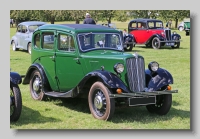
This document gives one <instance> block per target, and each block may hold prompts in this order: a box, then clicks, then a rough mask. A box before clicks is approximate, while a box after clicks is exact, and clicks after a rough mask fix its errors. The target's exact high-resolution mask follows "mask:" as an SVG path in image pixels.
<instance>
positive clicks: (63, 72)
mask: <svg viewBox="0 0 200 139" xmlns="http://www.w3.org/2000/svg"><path fill="white" fill-rule="evenodd" d="M76 49H77V48H76V43H75V37H74V36H73V35H72V34H68V33H65V32H59V31H58V32H57V50H56V59H55V70H56V78H57V82H58V86H59V89H60V91H68V90H71V89H72V88H74V87H76V86H77V85H78V83H79V82H80V81H81V79H82V78H83V77H84V73H83V70H82V64H83V63H81V60H80V59H79V55H78V51H77V50H76Z"/></svg>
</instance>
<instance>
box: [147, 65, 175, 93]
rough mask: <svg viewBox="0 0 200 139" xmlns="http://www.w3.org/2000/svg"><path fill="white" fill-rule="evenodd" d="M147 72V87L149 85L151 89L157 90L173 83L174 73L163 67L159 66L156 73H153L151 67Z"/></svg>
mask: <svg viewBox="0 0 200 139" xmlns="http://www.w3.org/2000/svg"><path fill="white" fill-rule="evenodd" d="M145 73H146V87H148V90H149V91H157V90H158V89H160V88H162V87H164V86H166V85H169V84H173V77H172V75H171V74H170V73H169V72H168V71H167V70H165V69H163V68H159V69H158V70H157V71H156V72H154V73H152V72H151V71H150V70H149V69H146V70H145Z"/></svg>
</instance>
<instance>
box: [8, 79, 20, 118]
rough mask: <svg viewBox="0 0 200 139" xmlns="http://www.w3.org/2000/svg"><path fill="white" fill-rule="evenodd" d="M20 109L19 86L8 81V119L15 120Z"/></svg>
mask: <svg viewBox="0 0 200 139" xmlns="http://www.w3.org/2000/svg"><path fill="white" fill-rule="evenodd" d="M21 111H22V97H21V91H20V89H19V86H18V85H16V84H13V83H10V121H11V122H14V121H17V120H18V119H19V117H20V115H21Z"/></svg>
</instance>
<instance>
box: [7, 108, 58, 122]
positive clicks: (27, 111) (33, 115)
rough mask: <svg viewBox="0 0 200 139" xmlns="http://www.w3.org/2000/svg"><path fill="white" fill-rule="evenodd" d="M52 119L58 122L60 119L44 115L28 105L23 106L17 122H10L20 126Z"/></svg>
mask: <svg viewBox="0 0 200 139" xmlns="http://www.w3.org/2000/svg"><path fill="white" fill-rule="evenodd" d="M50 121H51V122H56V121H60V120H58V119H55V118H51V117H45V116H42V115H41V114H40V112H39V111H36V110H33V109H31V108H28V107H26V106H22V112H21V115H20V118H19V120H18V121H16V122H10V126H12V125H16V126H20V125H26V124H34V123H36V124H38V123H46V122H50Z"/></svg>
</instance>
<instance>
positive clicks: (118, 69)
mask: <svg viewBox="0 0 200 139" xmlns="http://www.w3.org/2000/svg"><path fill="white" fill-rule="evenodd" d="M114 71H115V72H117V73H122V72H123V71H124V65H123V64H121V63H117V64H115V66H114Z"/></svg>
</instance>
